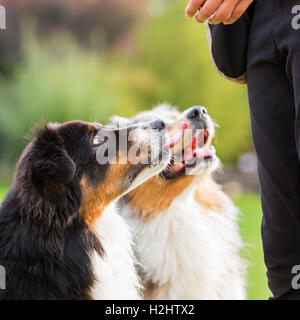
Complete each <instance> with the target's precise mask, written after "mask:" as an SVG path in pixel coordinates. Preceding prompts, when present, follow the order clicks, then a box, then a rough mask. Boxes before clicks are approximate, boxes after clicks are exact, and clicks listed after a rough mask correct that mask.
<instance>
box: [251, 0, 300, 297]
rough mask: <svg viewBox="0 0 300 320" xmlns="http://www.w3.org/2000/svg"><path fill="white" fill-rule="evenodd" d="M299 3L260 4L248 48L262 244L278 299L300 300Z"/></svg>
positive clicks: (269, 0) (274, 0)
mask: <svg viewBox="0 0 300 320" xmlns="http://www.w3.org/2000/svg"><path fill="white" fill-rule="evenodd" d="M295 5H300V1H299V0H298V1H297V0H261V1H259V0H258V1H257V4H256V7H255V11H254V17H253V22H252V26H251V33H250V39H249V48H248V62H247V80H248V91H249V101H250V112H251V123H252V124H251V126H252V135H253V140H254V144H255V148H256V151H257V155H258V170H259V178H260V183H261V197H262V208H263V220H262V240H263V248H264V256H265V263H266V266H267V276H268V281H269V287H270V289H271V291H272V293H273V295H274V298H275V299H298V298H299V299H300V290H296V289H293V288H292V278H293V277H294V276H295V274H292V268H293V266H295V265H300V186H299V182H300V29H299V30H295V29H293V27H292V20H293V18H294V17H295V14H293V13H292V8H293V6H295ZM299 22H300V21H299Z"/></svg>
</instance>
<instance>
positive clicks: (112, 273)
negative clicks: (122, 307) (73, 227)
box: [92, 204, 140, 300]
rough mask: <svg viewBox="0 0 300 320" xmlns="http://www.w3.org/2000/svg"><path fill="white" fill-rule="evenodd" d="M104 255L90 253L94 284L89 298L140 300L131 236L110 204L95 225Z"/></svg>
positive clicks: (124, 223)
mask: <svg viewBox="0 0 300 320" xmlns="http://www.w3.org/2000/svg"><path fill="white" fill-rule="evenodd" d="M95 230H96V231H97V233H98V235H99V238H100V241H101V243H102V245H103V247H104V251H105V255H104V256H103V257H100V256H99V255H98V254H97V253H93V256H92V264H93V269H94V275H95V276H96V281H95V283H94V287H93V288H92V297H93V298H94V299H96V300H99V299H112V300H121V299H122V300H123V299H139V298H140V296H139V293H138V289H139V281H138V277H137V274H136V271H135V268H134V258H133V257H134V255H133V250H132V243H133V242H132V236H131V233H130V231H129V227H128V225H127V224H126V222H125V221H124V219H123V218H122V217H120V216H119V215H118V214H117V213H116V212H115V207H114V204H112V205H110V206H109V207H108V208H107V209H106V210H105V211H104V212H103V213H102V215H101V217H100V218H99V219H98V220H97V221H96V223H95Z"/></svg>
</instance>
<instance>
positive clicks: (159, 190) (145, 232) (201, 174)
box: [112, 105, 245, 299]
mask: <svg viewBox="0 0 300 320" xmlns="http://www.w3.org/2000/svg"><path fill="white" fill-rule="evenodd" d="M189 110H190V109H189ZM189 110H188V111H189ZM188 111H186V112H184V113H183V114H180V113H179V112H178V111H177V110H176V109H175V108H172V107H169V106H167V105H163V106H159V107H157V108H156V109H154V110H152V111H149V112H143V113H141V114H139V115H137V116H136V117H134V118H132V119H129V120H128V119H127V123H128V121H129V124H130V123H135V122H137V121H141V120H143V121H144V120H149V119H155V118H157V117H160V118H162V119H163V120H164V121H165V122H166V123H167V124H168V131H169V132H170V134H173V133H174V131H176V130H177V131H178V130H179V126H180V122H181V121H185V122H187V123H188V124H189V127H193V128H194V127H197V128H198V129H199V128H200V129H201V128H204V129H207V130H208V132H209V137H208V139H207V141H206V145H210V143H211V140H212V138H213V136H214V125H213V122H212V121H211V119H210V117H209V116H208V115H207V114H206V115H204V116H203V117H202V118H201V119H200V118H199V119H192V120H191V119H188V118H187V114H188ZM112 120H113V122H114V123H118V122H120V121H126V119H121V118H118V117H114V118H113V119H112ZM180 152H181V150H180ZM217 167H218V159H217V158H216V157H213V159H208V160H207V161H202V162H201V161H200V163H199V164H198V165H197V166H196V167H195V168H194V169H193V173H194V174H195V175H184V172H183V170H181V171H179V172H178V173H174V174H172V173H170V172H163V173H161V174H160V175H159V176H156V177H155V178H153V179H150V180H148V181H147V182H145V183H144V184H143V185H141V186H140V187H138V188H137V189H135V190H133V191H132V192H130V193H129V194H128V195H126V196H125V197H124V198H123V199H122V201H120V203H119V205H120V212H121V214H122V216H123V217H126V219H128V221H129V223H130V225H131V228H132V230H133V231H134V237H135V243H136V256H137V259H138V261H139V265H140V267H139V269H140V274H141V278H142V280H143V285H144V292H143V297H144V298H145V299H245V261H243V259H242V258H241V257H240V250H241V249H242V247H243V243H242V240H241V237H240V234H239V229H238V225H237V216H238V210H237V208H236V207H235V206H234V204H233V203H232V201H231V200H230V199H229V198H228V197H227V196H226V195H225V194H224V193H223V192H222V191H221V188H220V187H219V186H218V185H217V184H216V183H215V182H214V180H213V178H212V175H211V174H212V172H213V171H214V170H215V169H216V168H217Z"/></svg>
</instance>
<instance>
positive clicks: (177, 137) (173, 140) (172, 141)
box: [164, 122, 188, 149]
mask: <svg viewBox="0 0 300 320" xmlns="http://www.w3.org/2000/svg"><path fill="white" fill-rule="evenodd" d="M187 128H188V124H187V123H185V122H182V123H181V128H180V131H179V132H178V133H177V134H176V135H175V136H174V137H172V138H171V139H170V140H169V141H168V142H167V143H166V144H165V145H164V149H170V148H172V147H174V146H175V145H176V144H177V143H178V142H179V141H180V140H181V138H182V136H183V134H184V130H185V129H187Z"/></svg>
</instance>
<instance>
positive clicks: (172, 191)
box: [112, 105, 219, 217]
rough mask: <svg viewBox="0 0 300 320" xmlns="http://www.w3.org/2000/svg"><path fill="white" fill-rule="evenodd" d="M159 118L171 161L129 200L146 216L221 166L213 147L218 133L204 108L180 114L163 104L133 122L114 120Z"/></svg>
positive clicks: (140, 114)
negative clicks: (213, 140) (164, 130)
mask: <svg viewBox="0 0 300 320" xmlns="http://www.w3.org/2000/svg"><path fill="white" fill-rule="evenodd" d="M158 118H161V119H163V120H164V122H165V123H166V127H167V131H168V135H169V136H171V137H172V138H171V139H170V140H169V141H168V143H167V147H169V148H170V149H171V150H172V159H171V161H170V163H169V165H168V167H167V168H165V169H164V170H162V172H161V173H160V175H159V176H157V177H156V178H155V179H151V180H149V181H147V182H146V183H144V184H143V185H142V186H140V187H139V188H137V189H135V190H134V191H133V192H131V193H130V194H129V195H128V196H127V197H126V198H127V201H129V202H130V205H131V206H132V207H135V208H136V209H137V210H138V211H139V212H142V213H144V215H146V216H147V217H148V216H149V215H151V214H152V213H155V212H159V211H162V210H163V209H166V208H167V207H168V206H169V205H170V204H171V202H172V201H173V199H174V198H175V197H177V196H178V195H179V194H180V193H182V191H183V190H184V189H185V188H186V187H187V186H188V185H190V184H191V182H193V181H195V180H197V179H198V180H199V179H202V178H203V177H205V176H207V175H209V174H210V173H212V172H213V171H214V170H216V169H217V168H218V166H219V160H218V158H217V156H216V152H215V149H214V147H213V146H212V144H211V143H212V139H213V137H214V132H215V130H214V123H213V121H212V119H211V117H210V116H209V115H208V113H207V110H206V109H205V108H204V107H200V106H194V107H192V108H189V109H187V110H185V111H184V112H182V113H180V112H179V111H178V110H177V109H176V108H174V107H170V106H168V105H162V106H158V107H156V108H155V109H153V110H150V111H145V112H141V113H139V114H138V115H136V116H135V117H133V118H131V119H124V118H120V117H114V118H113V119H112V121H113V122H114V123H115V124H116V123H127V124H129V125H132V124H134V123H138V122H139V121H150V120H152V121H153V120H155V119H158ZM158 180H159V184H158V183H157V181H158ZM156 191H157V194H156ZM147 195H148V196H147ZM152 199H155V201H153V200H152Z"/></svg>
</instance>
